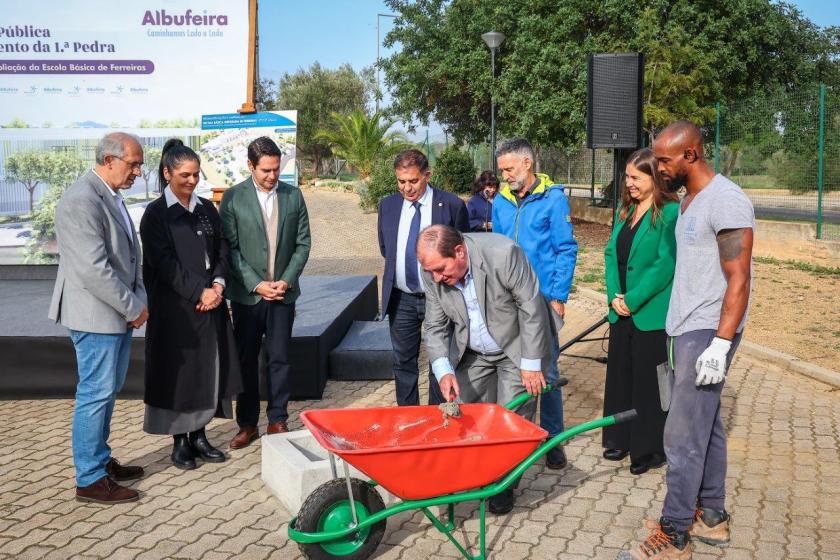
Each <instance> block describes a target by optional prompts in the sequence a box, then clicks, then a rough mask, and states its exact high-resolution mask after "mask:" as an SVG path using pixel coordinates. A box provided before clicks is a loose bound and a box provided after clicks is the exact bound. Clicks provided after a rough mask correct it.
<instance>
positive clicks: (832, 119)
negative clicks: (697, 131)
mask: <svg viewBox="0 0 840 560" xmlns="http://www.w3.org/2000/svg"><path fill="white" fill-rule="evenodd" d="M838 94H840V92H837V91H833V90H832V89H831V88H826V87H825V86H819V87H814V88H812V89H811V90H807V91H798V92H783V93H775V94H769V93H761V94H758V95H755V96H753V97H751V98H748V99H745V100H741V101H738V102H735V103H731V104H728V105H722V104H718V105H717V106H716V118H715V122H713V123H709V124H708V125H707V126H704V127H702V130H703V133H704V135H705V139H706V153H707V156H708V157H710V159H713V161H714V166H715V170H716V171H718V172H719V173H723V174H724V175H726V176H728V177H730V178H731V179H732V180H733V181H735V182H736V183H737V184H739V185H740V186H741V187H742V188H743V189H744V192H745V193H746V194H747V196H749V198H750V200H752V202H753V205H754V207H755V213H756V217H757V218H759V219H766V220H780V221H788V222H798V223H805V224H812V225H813V227H814V232H815V235H816V238H817V239H831V240H840V95H838ZM471 153H472V154H473V160H474V161H476V163H477V165H476V167H477V168H478V169H482V168H484V169H486V168H488V167H489V166H490V160H489V153H487V150H486V149H484V150H483V151H482V149H481V147H477V148H471ZM479 164H482V165H486V166H487V167H482V165H479ZM537 168H538V169H539V170H540V171H542V172H543V173H547V174H549V175H550V176H551V177H552V178H553V179H554V180H555V181H557V182H559V183H562V184H564V185H566V186H567V192H568V193H569V194H570V196H574V197H583V198H588V199H590V201H591V203H592V204H593V205H598V206H606V207H609V206H611V205H612V198H611V197H612V177H613V154H612V151H611V150H590V149H586V148H581V149H579V150H560V149H542V150H539V153H538V156H537Z"/></svg>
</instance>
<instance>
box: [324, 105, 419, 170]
mask: <svg viewBox="0 0 840 560" xmlns="http://www.w3.org/2000/svg"><path fill="white" fill-rule="evenodd" d="M330 116H331V118H332V119H333V123H334V124H335V130H327V129H322V130H319V131H318V132H317V133H316V134H315V137H316V138H317V139H319V140H325V141H326V142H328V143H329V145H330V148H331V149H332V152H333V154H335V155H336V156H337V157H340V158H344V159H346V160H347V163H348V164H350V165H352V166H353V167H355V168H356V170H358V172H359V176H360V178H361V179H363V180H365V179H367V178H368V177H370V174H371V172H372V171H373V165H374V163H375V162H376V160H377V159H378V158H381V157H388V156H391V155H394V154H395V153H396V152H398V151H399V150H401V149H403V148H405V147H406V146H407V145H408V139H407V138H406V136H405V135H404V134H403V133H402V132H397V131H390V132H389V130H390V128H391V127H392V126H393V125H394V122H395V121H391V120H386V119H384V118H383V115H382V113H381V112H379V111H377V112H375V113H374V114H373V115H371V116H370V117H368V116H367V114H366V113H365V112H364V111H359V110H356V111H353V112H351V113H348V114H346V115H343V114H341V113H335V112H333V113H331V114H330Z"/></svg>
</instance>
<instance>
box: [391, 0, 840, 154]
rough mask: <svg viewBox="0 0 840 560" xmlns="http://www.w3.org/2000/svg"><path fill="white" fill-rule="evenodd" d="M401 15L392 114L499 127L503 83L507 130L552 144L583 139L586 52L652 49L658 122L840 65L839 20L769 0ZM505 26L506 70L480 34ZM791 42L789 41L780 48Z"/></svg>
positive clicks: (700, 116)
mask: <svg viewBox="0 0 840 560" xmlns="http://www.w3.org/2000/svg"><path fill="white" fill-rule="evenodd" d="M387 3H388V5H389V7H390V8H391V9H392V10H393V11H394V12H395V13H397V14H399V17H398V18H397V19H396V20H395V26H394V29H393V30H392V31H391V32H390V33H388V35H387V36H386V38H385V44H386V46H394V45H397V44H399V45H401V47H402V48H401V49H400V50H399V51H398V52H396V53H395V54H393V55H392V56H391V57H389V58H387V59H385V60H383V61H382V67H383V69H384V71H385V80H386V83H387V85H388V86H389V87H390V88H391V90H392V94H393V105H392V107H391V110H392V112H393V113H394V114H395V115H397V116H399V117H400V118H402V119H405V120H414V119H416V120H419V121H420V122H422V123H428V121H429V120H430V119H435V120H437V121H438V122H440V123H441V124H442V125H443V126H444V128H445V129H446V130H447V131H448V132H450V133H451V134H453V135H454V136H455V138H456V140H457V141H460V140H467V141H470V142H474V143H478V142H482V141H484V139H485V138H486V137H487V136H488V134H489V121H490V92H491V90H492V89H493V88H494V87H495V92H496V102H497V103H496V105H497V127H498V131H499V134H500V135H501V136H525V137H528V138H530V139H531V140H532V141H534V142H535V143H537V144H541V145H544V146H552V145H553V146H562V147H567V146H574V145H580V142H581V140H582V139H583V135H584V131H585V113H586V57H587V55H589V54H592V53H597V52H627V51H641V52H643V53H644V54H645V55H646V68H645V103H646V105H645V117H644V123H645V127H646V128H647V129H648V130H655V129H657V128H659V127H661V126H662V125H663V124H665V123H667V122H669V121H671V120H674V119H677V118H688V119H691V120H693V121H695V122H703V121H706V120H708V118H709V116H710V113H709V107H711V106H712V105H713V104H714V102H715V101H719V100H720V101H726V100H729V99H738V98H742V97H746V96H748V95H750V94H751V93H753V92H755V91H757V90H760V89H761V88H764V87H768V86H771V85H773V84H779V85H782V86H783V87H785V88H788V89H793V88H796V87H798V86H800V85H801V84H803V83H810V82H813V81H814V80H822V81H826V82H828V83H835V82H836V81H837V80H838V75H840V70H838V67H837V58H836V57H837V54H838V52H840V41H838V31H837V29H836V28H828V29H821V28H819V27H818V26H816V25H814V24H813V23H812V22H810V21H809V20H807V19H806V18H804V17H803V16H802V15H801V13H800V12H799V11H798V10H797V9H796V8H795V7H793V6H791V5H789V4H786V3H784V2H781V3H776V2H771V0H717V1H714V2H711V1H707V0H682V1H677V0H639V1H638V2H618V1H605V2H593V1H591V0H569V1H566V2H556V1H555V0H387ZM490 30H495V31H500V32H502V33H504V34H505V35H506V37H507V38H506V40H505V41H504V43H502V45H501V46H500V48H499V49H498V50H497V53H496V70H497V79H496V80H495V82H494V80H493V79H492V76H491V73H490V53H489V50H488V49H487V47H486V46H485V45H484V43H483V42H482V40H481V34H482V33H484V32H486V31H490ZM782 45H783V48H781V47H780V46H782Z"/></svg>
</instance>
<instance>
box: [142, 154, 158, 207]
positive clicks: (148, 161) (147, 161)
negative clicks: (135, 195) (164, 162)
mask: <svg viewBox="0 0 840 560" xmlns="http://www.w3.org/2000/svg"><path fill="white" fill-rule="evenodd" d="M160 155H161V149H160V148H150V147H146V148H143V167H142V168H141V169H140V175H141V176H142V177H143V181H144V182H145V183H146V200H148V199H149V183H150V182H151V181H152V179H157V176H158V168H159V167H160ZM162 187H163V185H158V190H160V191H161V192H163V188H162Z"/></svg>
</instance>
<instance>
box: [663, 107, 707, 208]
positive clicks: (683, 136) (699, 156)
mask: <svg viewBox="0 0 840 560" xmlns="http://www.w3.org/2000/svg"><path fill="white" fill-rule="evenodd" d="M653 153H654V155H655V156H656V161H657V166H658V168H659V174H660V175H662V178H663V179H665V182H666V183H667V184H668V186H669V187H670V188H671V190H677V189H679V188H680V187H682V186H685V187H686V188H687V189H688V190H689V192H692V191H694V190H695V189H699V188H702V186H703V185H705V184H707V183H708V182H709V180H710V179H711V177H713V176H714V174H715V172H714V170H713V169H712V167H711V166H710V165H709V163H708V162H707V161H706V160H705V159H704V158H703V134H701V133H700V129H699V128H697V126H696V125H695V124H693V123H690V122H688V121H677V122H675V123H671V124H669V125H668V126H666V127H665V129H664V130H663V131H662V132H660V133H659V136H657V137H656V140H655V141H654V142H653Z"/></svg>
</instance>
